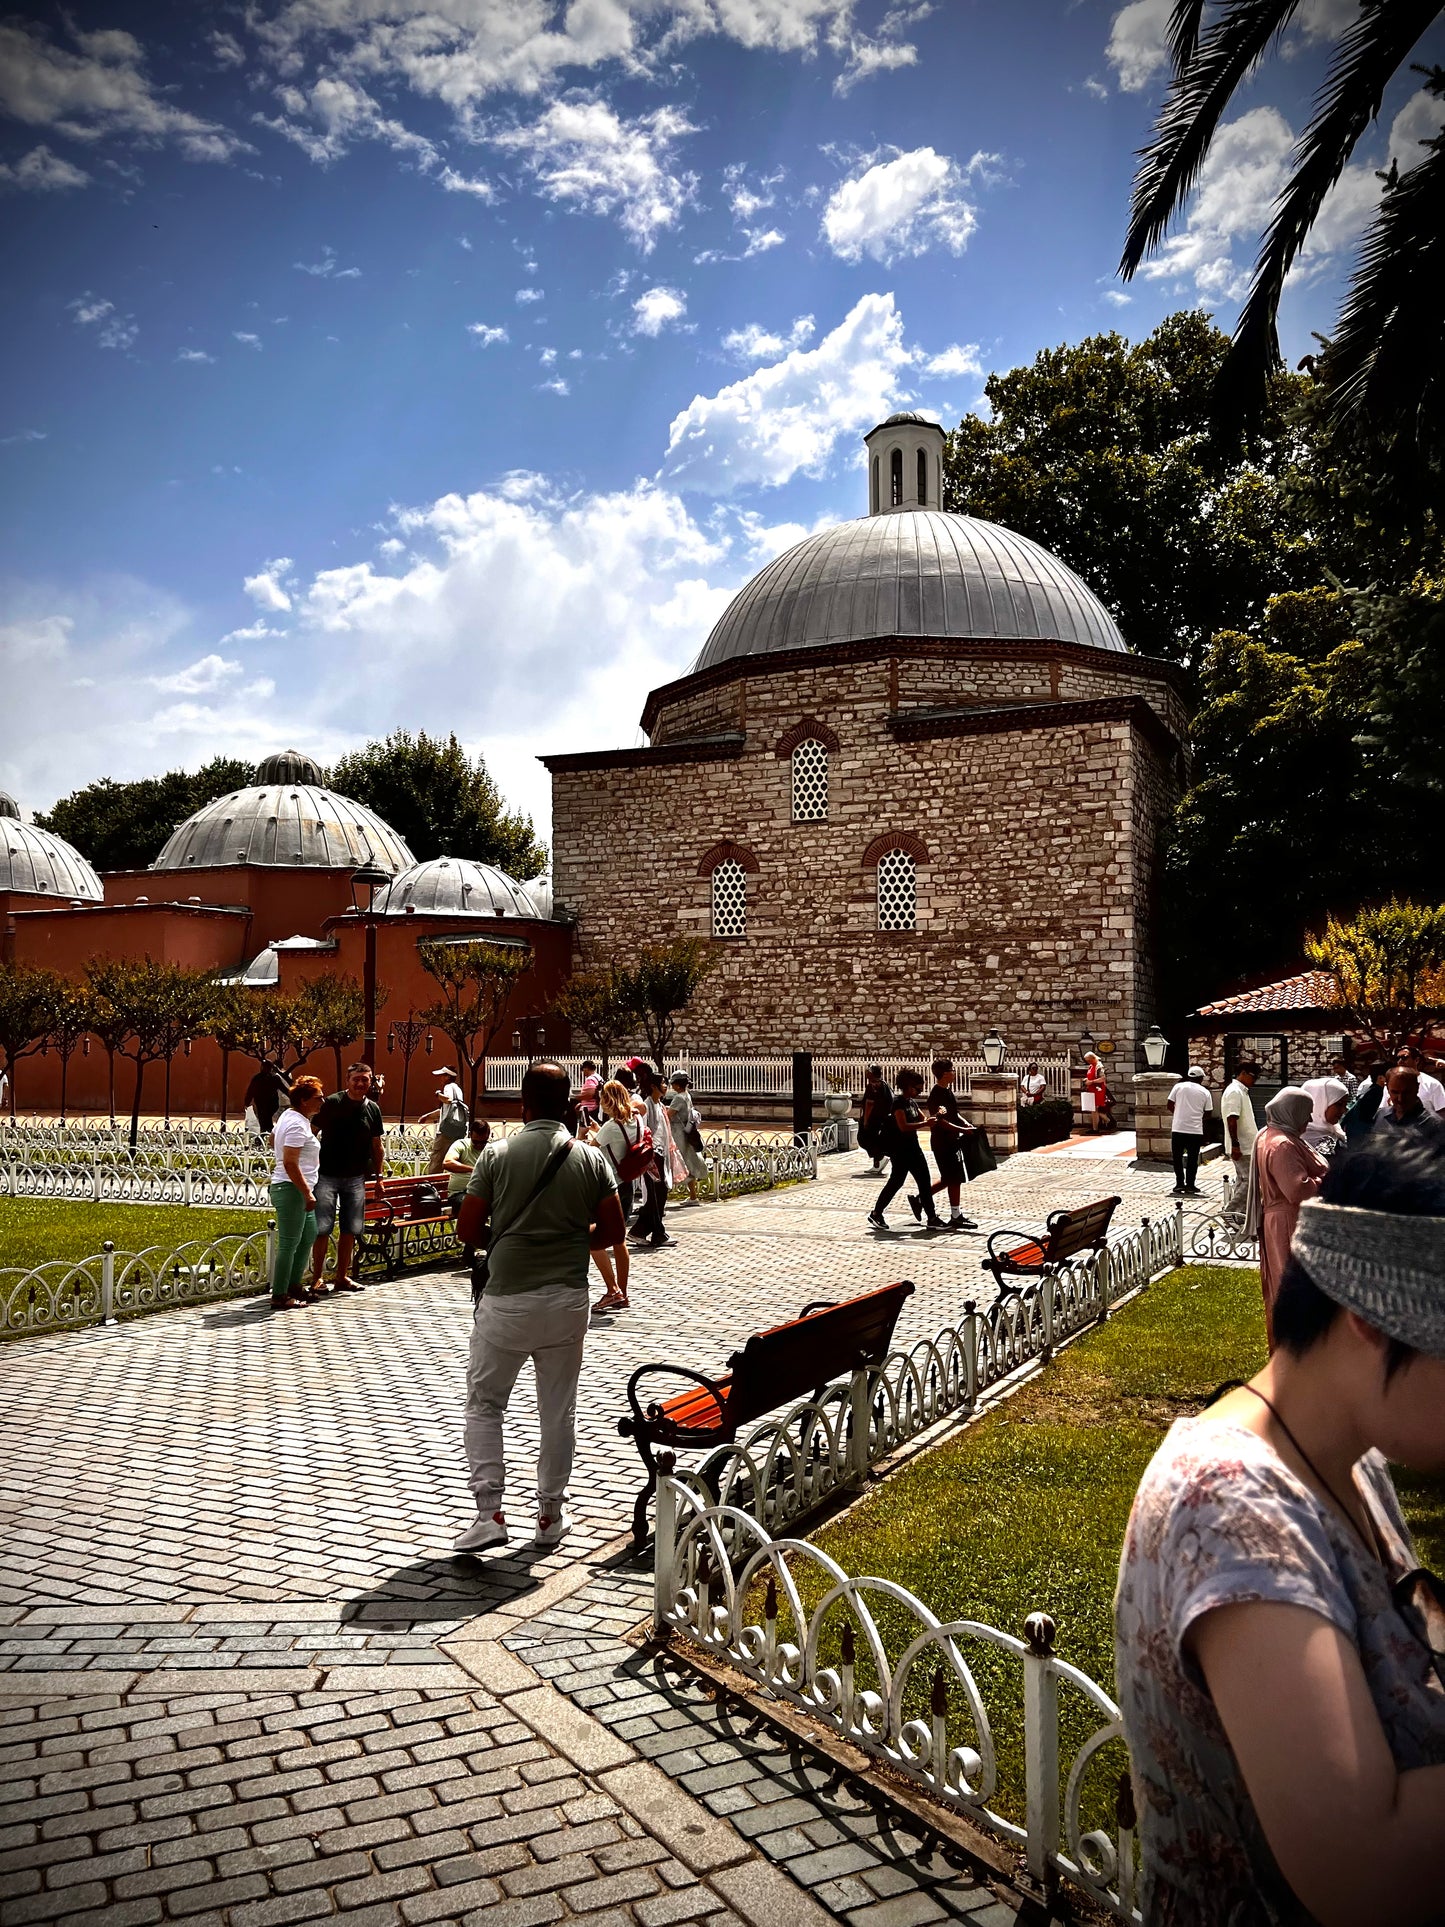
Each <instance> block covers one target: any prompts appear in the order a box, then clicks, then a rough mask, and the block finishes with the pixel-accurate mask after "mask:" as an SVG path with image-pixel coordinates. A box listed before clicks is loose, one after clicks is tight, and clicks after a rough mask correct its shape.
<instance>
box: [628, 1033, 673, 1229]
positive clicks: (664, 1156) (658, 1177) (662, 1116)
mask: <svg viewBox="0 0 1445 1927" xmlns="http://www.w3.org/2000/svg"><path fill="white" fill-rule="evenodd" d="M637 1085H638V1090H639V1092H640V1094H641V1096H642V1099H643V1103H644V1107H645V1108H644V1113H643V1116H644V1120H645V1122H646V1125H647V1128H648V1130H649V1131H650V1132H651V1133H652V1163H651V1165H650V1166H649V1167H648V1169H647V1170H646V1171H644V1173H643V1176H642V1187H643V1192H644V1197H643V1204H642V1209H641V1211H640V1212H639V1213H638V1216H637V1222H636V1224H634V1225H633V1227H632V1242H633V1243H634V1244H635V1245H645V1246H646V1247H647V1248H648V1250H650V1251H662V1250H664V1249H665V1248H666V1247H667V1246H668V1245H671V1244H675V1243H676V1242H677V1240H676V1239H675V1238H670V1237H669V1236H668V1233H667V1227H666V1225H665V1224H664V1223H663V1219H664V1217H665V1215H666V1212H667V1194H668V1192H669V1191H670V1190H671V1189H672V1186H673V1184H674V1183H676V1182H678V1181H679V1180H680V1179H681V1178H683V1177H685V1176H686V1174H687V1166H686V1165H685V1164H683V1162H682V1160H681V1159H680V1158H679V1157H678V1156H677V1153H676V1151H675V1149H674V1147H673V1142H672V1132H671V1130H670V1129H669V1127H668V1121H667V1105H666V1103H665V1102H664V1101H663V1100H664V1096H665V1088H664V1085H663V1082H662V1079H661V1077H659V1076H658V1074H657V1072H656V1071H655V1070H654V1069H653V1067H652V1066H651V1064H646V1063H639V1065H638V1066H637Z"/></svg>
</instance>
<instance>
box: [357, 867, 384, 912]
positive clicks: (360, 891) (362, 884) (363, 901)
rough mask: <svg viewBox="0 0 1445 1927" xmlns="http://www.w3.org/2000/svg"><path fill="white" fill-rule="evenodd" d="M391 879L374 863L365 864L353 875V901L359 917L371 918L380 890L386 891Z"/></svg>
mask: <svg viewBox="0 0 1445 1927" xmlns="http://www.w3.org/2000/svg"><path fill="white" fill-rule="evenodd" d="M390 882H391V878H390V877H389V876H388V875H387V873H386V871H385V870H383V869H381V868H380V867H379V866H378V865H377V864H375V863H372V862H369V861H368V862H366V863H363V864H362V866H361V868H360V869H359V870H354V871H353V872H352V875H351V901H352V903H353V904H354V905H355V906H356V914H357V916H359V917H369V916H370V915H371V911H372V905H373V904H374V903H375V901H376V893H377V891H378V890H384V889H385V888H386V886H387V884H388V883H390Z"/></svg>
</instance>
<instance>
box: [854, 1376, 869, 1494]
mask: <svg viewBox="0 0 1445 1927" xmlns="http://www.w3.org/2000/svg"><path fill="white" fill-rule="evenodd" d="M848 1410H849V1416H850V1420H851V1424H850V1429H849V1434H848V1482H849V1484H850V1485H866V1484H867V1482H868V1445H869V1437H870V1433H871V1431H872V1419H873V1397H872V1386H871V1384H870V1383H869V1376H868V1367H867V1366H866V1365H860V1366H858V1367H857V1368H856V1370H855V1371H854V1373H853V1376H852V1379H851V1380H850V1382H849V1386H848Z"/></svg>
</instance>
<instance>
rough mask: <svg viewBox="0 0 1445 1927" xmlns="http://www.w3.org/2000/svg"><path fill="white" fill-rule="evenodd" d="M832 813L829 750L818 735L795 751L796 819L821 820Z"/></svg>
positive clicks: (800, 820) (794, 788) (794, 819)
mask: <svg viewBox="0 0 1445 1927" xmlns="http://www.w3.org/2000/svg"><path fill="white" fill-rule="evenodd" d="M827 814H828V751H827V749H826V748H825V747H824V745H823V744H822V743H820V742H818V741H817V740H816V738H814V737H811V736H810V737H809V738H808V740H807V742H805V743H799V744H798V747H797V748H796V749H795V750H794V751H793V821H794V822H795V823H821V822H822V821H823V819H824V818H825V817H826V816H827Z"/></svg>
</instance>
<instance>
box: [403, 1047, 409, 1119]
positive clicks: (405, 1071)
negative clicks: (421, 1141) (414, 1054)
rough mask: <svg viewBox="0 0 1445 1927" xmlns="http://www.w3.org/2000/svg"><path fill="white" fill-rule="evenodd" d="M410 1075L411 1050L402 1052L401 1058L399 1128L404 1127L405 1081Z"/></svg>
mask: <svg viewBox="0 0 1445 1927" xmlns="http://www.w3.org/2000/svg"><path fill="white" fill-rule="evenodd" d="M410 1076H411V1052H410V1051H405V1052H403V1053H402V1059H401V1128H402V1130H405V1129H406V1081H407V1079H408V1078H409V1077H410Z"/></svg>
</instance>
